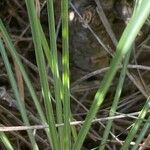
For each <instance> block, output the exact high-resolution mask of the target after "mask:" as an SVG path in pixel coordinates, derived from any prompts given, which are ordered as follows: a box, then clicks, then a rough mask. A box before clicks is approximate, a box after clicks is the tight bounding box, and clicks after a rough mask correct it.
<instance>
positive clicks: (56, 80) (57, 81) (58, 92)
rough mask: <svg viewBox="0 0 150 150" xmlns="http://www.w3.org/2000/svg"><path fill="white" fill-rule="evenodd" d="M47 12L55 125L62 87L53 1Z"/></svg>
mask: <svg viewBox="0 0 150 150" xmlns="http://www.w3.org/2000/svg"><path fill="white" fill-rule="evenodd" d="M47 12H48V23H49V36H50V50H51V54H52V58H53V59H52V66H51V70H52V74H53V78H54V92H55V100H56V114H57V123H58V124H61V123H62V122H63V118H62V114H63V113H62V85H61V80H60V74H59V68H58V56H57V45H56V32H55V20H54V8H53V0H47ZM58 132H59V140H60V142H59V143H60V144H61V146H60V149H63V147H64V146H63V142H62V139H63V128H62V127H59V128H58Z"/></svg>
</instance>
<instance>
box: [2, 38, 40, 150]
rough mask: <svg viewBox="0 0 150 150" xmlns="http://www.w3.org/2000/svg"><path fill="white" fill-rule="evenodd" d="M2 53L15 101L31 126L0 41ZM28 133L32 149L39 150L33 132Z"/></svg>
mask: <svg viewBox="0 0 150 150" xmlns="http://www.w3.org/2000/svg"><path fill="white" fill-rule="evenodd" d="M0 53H1V55H2V58H3V61H4V64H5V67H6V70H7V74H8V77H9V80H10V84H11V86H12V90H13V92H14V95H15V99H16V100H17V104H18V107H19V110H20V113H21V116H22V119H23V121H24V123H25V125H27V126H30V123H29V120H28V117H27V113H26V108H25V104H24V101H23V100H22V99H21V96H20V94H19V90H18V87H17V83H16V80H15V77H14V75H13V72H12V69H11V65H10V63H9V60H8V57H7V54H6V52H5V49H4V46H3V43H2V40H1V39H0ZM27 133H28V136H29V139H30V141H31V144H32V148H33V149H34V150H38V146H37V144H36V141H35V137H34V136H33V133H32V131H31V130H27Z"/></svg>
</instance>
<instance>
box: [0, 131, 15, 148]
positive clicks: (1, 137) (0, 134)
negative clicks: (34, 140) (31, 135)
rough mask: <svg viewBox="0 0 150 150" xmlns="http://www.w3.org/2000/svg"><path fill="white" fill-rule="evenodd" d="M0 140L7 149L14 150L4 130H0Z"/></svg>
mask: <svg viewBox="0 0 150 150" xmlns="http://www.w3.org/2000/svg"><path fill="white" fill-rule="evenodd" d="M0 141H1V142H2V143H3V144H4V145H5V147H6V149H7V150H14V149H13V146H12V145H11V143H10V141H9V139H8V138H7V136H6V135H5V133H4V132H0Z"/></svg>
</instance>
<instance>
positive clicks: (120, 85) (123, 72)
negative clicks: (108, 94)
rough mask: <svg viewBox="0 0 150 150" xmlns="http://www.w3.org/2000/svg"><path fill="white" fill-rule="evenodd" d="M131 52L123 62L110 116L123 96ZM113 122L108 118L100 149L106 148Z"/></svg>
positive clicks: (113, 113)
mask: <svg viewBox="0 0 150 150" xmlns="http://www.w3.org/2000/svg"><path fill="white" fill-rule="evenodd" d="M130 54H131V49H130V50H129V52H128V53H127V55H126V57H125V60H124V63H123V67H122V70H121V73H120V78H119V82H118V85H117V89H116V93H115V97H114V100H113V104H112V106H111V109H110V112H109V117H112V116H114V115H115V112H116V109H117V105H118V102H119V99H120V96H121V93H122V88H123V83H124V79H125V76H126V71H127V66H128V62H129V58H130ZM112 123H113V120H108V122H107V125H106V128H105V131H104V134H103V138H102V141H101V144H100V147H99V150H104V149H105V145H106V143H107V138H108V135H109V133H110V130H111V127H112Z"/></svg>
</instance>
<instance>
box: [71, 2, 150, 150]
mask: <svg viewBox="0 0 150 150" xmlns="http://www.w3.org/2000/svg"><path fill="white" fill-rule="evenodd" d="M140 10H141V12H139V11H138V12H136V13H135V14H134V16H132V18H131V20H130V22H129V24H128V25H127V27H126V29H125V31H124V33H123V35H122V37H121V39H120V41H119V44H118V46H117V50H116V53H115V55H114V58H113V60H112V62H111V67H110V69H109V71H108V72H107V73H106V75H105V77H104V79H103V81H102V83H101V87H100V88H99V89H98V91H97V93H96V95H95V98H94V101H93V104H92V106H91V108H90V110H89V112H88V114H87V117H86V119H85V122H84V124H83V126H82V128H81V129H80V132H79V134H78V138H77V141H76V142H75V143H74V145H73V150H80V149H81V147H82V144H83V141H84V139H85V137H86V135H87V133H88V131H89V129H90V126H91V122H92V120H93V118H94V117H95V115H96V113H97V111H98V109H99V107H100V105H101V104H102V102H103V101H104V98H105V95H106V93H107V91H108V89H109V87H110V84H111V81H112V79H113V78H114V76H115V73H116V71H117V69H118V66H119V64H120V63H121V60H122V58H123V57H124V56H125V55H126V53H127V52H128V51H129V49H130V47H131V45H132V43H133V41H134V39H135V37H136V35H137V34H138V32H139V30H140V29H141V27H142V25H143V24H144V22H145V20H146V19H147V17H148V15H149V13H150V1H147V0H143V1H142V5H141V8H140ZM139 18H140V19H139Z"/></svg>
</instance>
